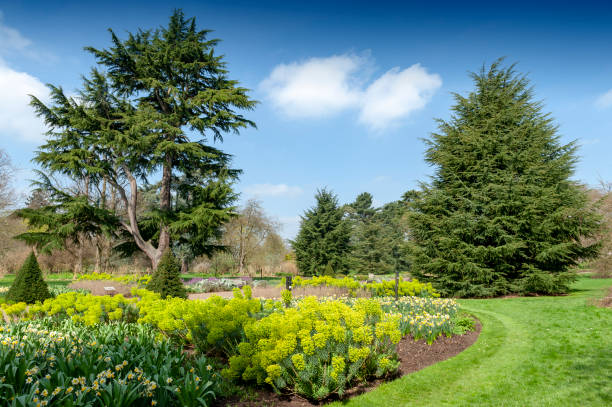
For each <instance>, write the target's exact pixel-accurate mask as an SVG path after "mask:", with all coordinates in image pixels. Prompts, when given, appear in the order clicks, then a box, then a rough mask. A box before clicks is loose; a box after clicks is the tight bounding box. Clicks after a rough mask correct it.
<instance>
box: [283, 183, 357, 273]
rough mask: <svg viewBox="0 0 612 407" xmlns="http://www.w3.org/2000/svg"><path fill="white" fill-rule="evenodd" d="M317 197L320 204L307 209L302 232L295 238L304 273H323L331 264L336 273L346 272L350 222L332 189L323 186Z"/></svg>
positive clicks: (301, 269) (300, 266) (295, 247)
mask: <svg viewBox="0 0 612 407" xmlns="http://www.w3.org/2000/svg"><path fill="white" fill-rule="evenodd" d="M315 199H316V201H317V203H316V206H314V207H312V208H311V209H309V210H307V211H306V212H305V213H304V215H303V216H302V221H301V224H300V230H299V232H298V235H297V237H296V238H295V240H294V241H293V242H292V246H293V249H294V251H295V258H296V263H297V266H298V268H299V270H300V272H301V273H302V274H304V275H322V274H324V273H325V268H326V267H327V266H330V267H331V269H332V270H333V273H346V272H347V271H348V267H349V261H348V260H349V258H348V256H349V253H350V245H349V241H350V237H351V229H350V225H349V223H348V222H346V220H345V219H344V213H343V210H342V208H340V207H339V205H338V198H337V197H336V195H334V194H333V193H332V192H331V191H328V190H327V189H321V190H319V191H317V193H316V195H315ZM328 273H329V272H328Z"/></svg>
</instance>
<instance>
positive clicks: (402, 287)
mask: <svg viewBox="0 0 612 407" xmlns="http://www.w3.org/2000/svg"><path fill="white" fill-rule="evenodd" d="M293 285H294V287H304V286H311V287H318V286H327V287H338V288H346V289H348V291H349V294H350V295H355V294H356V292H357V291H358V290H361V289H365V290H369V291H371V292H372V295H374V296H377V297H391V296H394V295H395V280H386V281H382V282H380V283H376V282H375V283H368V284H362V283H360V282H359V281H357V280H355V279H353V278H350V277H343V278H333V277H329V276H320V277H316V276H315V277H312V278H308V279H306V278H302V277H300V276H297V277H295V278H294V279H293ZM398 293H399V295H400V296H418V297H439V296H440V294H439V293H438V292H437V291H436V290H435V289H434V288H433V286H432V285H431V283H421V282H420V281H418V280H416V279H415V280H412V281H404V280H403V279H401V278H400V279H399V290H398Z"/></svg>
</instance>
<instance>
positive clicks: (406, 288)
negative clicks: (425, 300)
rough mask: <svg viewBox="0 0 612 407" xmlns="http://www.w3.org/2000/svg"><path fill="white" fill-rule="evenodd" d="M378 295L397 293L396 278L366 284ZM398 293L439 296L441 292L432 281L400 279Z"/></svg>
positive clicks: (384, 295)
mask: <svg viewBox="0 0 612 407" xmlns="http://www.w3.org/2000/svg"><path fill="white" fill-rule="evenodd" d="M364 287H365V288H367V289H368V290H370V291H372V294H373V295H375V296H377V297H390V296H393V295H395V280H386V281H382V282H380V283H369V284H366V285H365V286H364ZM398 295H399V296H401V297H406V296H409V297H414V296H416V297H439V296H440V294H439V293H438V292H437V291H436V290H435V289H434V288H433V286H432V285H431V283H421V282H420V281H419V280H417V279H414V280H412V281H406V280H403V279H402V278H400V279H399V286H398Z"/></svg>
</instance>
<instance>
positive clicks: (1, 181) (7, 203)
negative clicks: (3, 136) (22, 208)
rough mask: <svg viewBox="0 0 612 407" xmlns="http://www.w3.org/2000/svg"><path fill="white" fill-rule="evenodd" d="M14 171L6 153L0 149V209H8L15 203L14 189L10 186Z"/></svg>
mask: <svg viewBox="0 0 612 407" xmlns="http://www.w3.org/2000/svg"><path fill="white" fill-rule="evenodd" d="M14 172H15V169H14V168H13V165H12V164H11V159H10V158H9V156H8V154H6V152H5V151H4V150H1V149H0V211H4V210H6V209H8V208H9V207H11V206H12V205H13V204H14V203H15V191H14V190H13V188H12V181H13V175H14Z"/></svg>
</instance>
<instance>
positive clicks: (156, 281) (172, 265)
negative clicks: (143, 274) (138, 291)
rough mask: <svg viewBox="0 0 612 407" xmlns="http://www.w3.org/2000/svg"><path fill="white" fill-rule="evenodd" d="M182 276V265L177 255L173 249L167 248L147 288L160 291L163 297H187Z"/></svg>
mask: <svg viewBox="0 0 612 407" xmlns="http://www.w3.org/2000/svg"><path fill="white" fill-rule="evenodd" d="M180 276H181V266H180V264H179V263H178V261H177V260H176V257H174V254H172V251H170V250H167V251H166V252H165V253H164V255H163V256H162V258H161V260H160V262H159V265H158V266H157V270H155V273H154V274H153V277H151V280H150V281H149V284H147V288H148V289H149V290H151V291H154V292H156V293H159V294H160V295H161V297H162V298H166V297H178V298H187V290H186V289H185V285H184V284H183V280H181V277H180Z"/></svg>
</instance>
